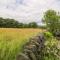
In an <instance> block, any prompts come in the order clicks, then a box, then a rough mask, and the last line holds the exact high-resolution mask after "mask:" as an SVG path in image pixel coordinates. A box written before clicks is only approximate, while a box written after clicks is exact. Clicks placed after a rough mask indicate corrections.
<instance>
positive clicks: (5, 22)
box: [0, 17, 45, 28]
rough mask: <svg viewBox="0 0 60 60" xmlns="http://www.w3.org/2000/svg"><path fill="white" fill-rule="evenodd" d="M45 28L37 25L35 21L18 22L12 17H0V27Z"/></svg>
mask: <svg viewBox="0 0 60 60" xmlns="http://www.w3.org/2000/svg"><path fill="white" fill-rule="evenodd" d="M40 27H41V28H45V27H43V26H39V25H38V24H37V23H36V22H30V23H28V24H25V23H20V22H18V21H16V20H14V19H9V18H6V19H4V18H2V17H0V28H40Z"/></svg>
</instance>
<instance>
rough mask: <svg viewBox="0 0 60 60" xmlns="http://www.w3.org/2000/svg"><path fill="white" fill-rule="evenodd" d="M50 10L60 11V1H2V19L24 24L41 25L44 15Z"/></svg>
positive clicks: (0, 0) (0, 13)
mask: <svg viewBox="0 0 60 60" xmlns="http://www.w3.org/2000/svg"><path fill="white" fill-rule="evenodd" d="M48 9H53V10H56V11H60V0H0V17H4V18H13V19H16V20H18V21H20V22H24V23H27V22H31V21H35V22H38V23H40V22H41V18H42V17H43V13H44V12H45V11H46V10H48Z"/></svg>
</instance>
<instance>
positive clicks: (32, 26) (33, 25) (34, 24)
mask: <svg viewBox="0 0 60 60" xmlns="http://www.w3.org/2000/svg"><path fill="white" fill-rule="evenodd" d="M28 26H29V28H37V27H38V25H37V23H36V22H31V23H29V24H28Z"/></svg>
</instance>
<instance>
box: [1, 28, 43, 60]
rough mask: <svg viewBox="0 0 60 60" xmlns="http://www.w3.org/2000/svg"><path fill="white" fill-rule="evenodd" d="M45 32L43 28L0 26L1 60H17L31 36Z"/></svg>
mask: <svg viewBox="0 0 60 60" xmlns="http://www.w3.org/2000/svg"><path fill="white" fill-rule="evenodd" d="M40 32H43V30H42V29H27V28H26V29H17V28H15V29H13V28H0V60H15V59H16V55H17V54H18V53H19V52H22V50H23V46H24V44H26V43H27V42H28V41H29V38H31V37H33V36H35V35H37V34H39V33H40Z"/></svg>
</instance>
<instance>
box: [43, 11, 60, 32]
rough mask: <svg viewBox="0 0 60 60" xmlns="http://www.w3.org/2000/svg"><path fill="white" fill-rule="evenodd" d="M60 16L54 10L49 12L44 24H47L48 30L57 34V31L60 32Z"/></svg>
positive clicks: (46, 14)
mask: <svg viewBox="0 0 60 60" xmlns="http://www.w3.org/2000/svg"><path fill="white" fill-rule="evenodd" d="M59 16H60V15H59V14H58V13H57V12H55V11H54V10H48V11H46V12H45V15H44V22H45V23H46V26H47V29H48V30H49V31H50V32H52V33H55V32H56V31H58V30H59V31H60V17H59Z"/></svg>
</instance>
